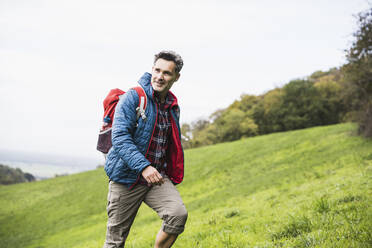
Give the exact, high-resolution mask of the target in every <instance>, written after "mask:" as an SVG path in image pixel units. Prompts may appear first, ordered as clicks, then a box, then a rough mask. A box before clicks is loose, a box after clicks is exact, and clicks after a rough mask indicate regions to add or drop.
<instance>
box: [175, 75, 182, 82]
mask: <svg viewBox="0 0 372 248" xmlns="http://www.w3.org/2000/svg"><path fill="white" fill-rule="evenodd" d="M180 76H181V74H180V73H177V76H176V80H175V81H174V82H176V81H177V80H178V79H179V78H180Z"/></svg>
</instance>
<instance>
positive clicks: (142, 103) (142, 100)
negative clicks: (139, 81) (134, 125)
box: [133, 86, 147, 120]
mask: <svg viewBox="0 0 372 248" xmlns="http://www.w3.org/2000/svg"><path fill="white" fill-rule="evenodd" d="M133 89H134V90H135V91H136V92H137V94H138V97H139V106H138V107H137V108H136V111H137V120H138V119H139V118H140V117H141V118H142V119H143V120H146V118H147V117H146V115H145V110H146V106H147V96H146V93H145V90H144V89H143V88H142V87H141V86H137V87H134V88H133Z"/></svg>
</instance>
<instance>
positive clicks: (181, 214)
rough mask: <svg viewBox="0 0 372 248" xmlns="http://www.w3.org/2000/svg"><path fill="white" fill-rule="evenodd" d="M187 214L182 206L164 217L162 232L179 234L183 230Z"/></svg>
mask: <svg viewBox="0 0 372 248" xmlns="http://www.w3.org/2000/svg"><path fill="white" fill-rule="evenodd" d="M187 217H188V212H187V210H186V207H185V206H184V205H183V204H182V205H179V206H178V207H176V208H173V209H172V210H171V211H169V212H168V213H167V214H166V215H164V218H163V219H164V223H163V231H164V232H166V233H170V234H180V233H182V232H183V231H184V229H185V224H186V220H187Z"/></svg>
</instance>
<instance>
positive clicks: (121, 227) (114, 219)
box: [104, 181, 149, 248]
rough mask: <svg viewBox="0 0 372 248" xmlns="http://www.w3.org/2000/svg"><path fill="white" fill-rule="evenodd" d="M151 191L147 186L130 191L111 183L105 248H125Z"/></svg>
mask: <svg viewBox="0 0 372 248" xmlns="http://www.w3.org/2000/svg"><path fill="white" fill-rule="evenodd" d="M148 191H149V188H148V187H146V186H145V185H136V186H135V187H134V188H133V189H131V190H129V189H128V188H127V187H126V186H125V185H122V184H120V183H115V182H113V181H111V182H110V183H109V193H108V196H107V201H108V203H107V215H108V221H107V233H106V241H105V245H104V248H114V247H115V248H121V247H124V244H125V240H126V239H127V236H128V234H129V230H130V227H131V226H132V223H133V221H134V218H135V217H136V214H137V211H138V209H139V207H140V206H141V203H142V201H143V199H144V197H145V195H146V193H147V192H148Z"/></svg>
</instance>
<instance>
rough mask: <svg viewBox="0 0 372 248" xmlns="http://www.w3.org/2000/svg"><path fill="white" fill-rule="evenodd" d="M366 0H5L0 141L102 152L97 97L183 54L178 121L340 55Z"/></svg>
mask: <svg viewBox="0 0 372 248" xmlns="http://www.w3.org/2000/svg"><path fill="white" fill-rule="evenodd" d="M368 6H369V5H368V2H367V1H366V0H328V1H327V0H302V1H298V0H293V1H291V0H282V1H276V0H270V1H269V0H249V1H248V0H247V1H243V0H230V1H228V0H214V1H201V0H199V1H194V0H187V1H186V0H180V1H176V0H169V1H163V0H159V1H154V0H149V1H145V0H142V1H141V0H137V1H124V0H121V1H111V0H106V1H94V0H93V1H92V0H89V1H88V0H87V1H84V0H67V1H66V0H63V1H62V0H61V1H53V0H45V1H42V0H24V1H21V0H0V122H1V123H2V124H1V129H0V149H7V150H21V151H32V152H36V151H39V152H46V153H56V154H66V155H81V156H90V157H97V158H100V154H99V153H98V152H97V151H96V150H95V147H96V142H97V134H98V129H99V128H100V126H101V119H102V115H103V107H102V101H103V99H104V97H105V96H106V95H107V93H108V91H109V90H110V89H112V88H121V89H123V90H127V89H129V88H130V87H133V86H135V85H136V82H137V80H138V79H139V78H140V77H141V75H142V74H143V73H144V72H145V71H149V72H150V70H151V66H152V63H153V56H154V54H155V53H157V52H158V51H160V50H163V49H168V50H169V49H170V50H175V51H176V52H178V53H179V54H181V56H182V57H183V59H184V63H185V65H184V68H183V70H182V71H181V78H180V80H179V81H178V82H177V83H176V84H175V85H174V86H173V88H172V91H173V92H174V93H175V94H176V95H177V97H178V99H179V103H180V106H181V121H182V122H188V123H190V122H192V121H195V120H196V119H198V118H200V117H208V116H209V115H210V114H211V113H212V112H214V111H215V110H217V109H219V108H225V107H227V106H228V105H229V104H231V103H232V102H233V101H234V100H236V99H239V97H240V95H241V94H242V93H246V94H256V95H258V94H262V93H264V92H265V91H267V90H270V89H273V88H275V87H276V86H282V85H283V84H285V83H287V82H288V81H289V80H291V79H295V78H301V77H305V76H308V75H310V74H311V73H313V72H314V71H316V70H328V69H329V68H331V67H338V66H340V65H342V64H343V63H345V57H344V50H345V49H347V48H348V47H350V44H351V41H352V40H353V37H352V33H353V32H354V31H355V30H356V27H357V26H356V19H355V18H354V17H353V15H355V14H357V13H358V12H360V11H362V10H365V9H367V8H368Z"/></svg>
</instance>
